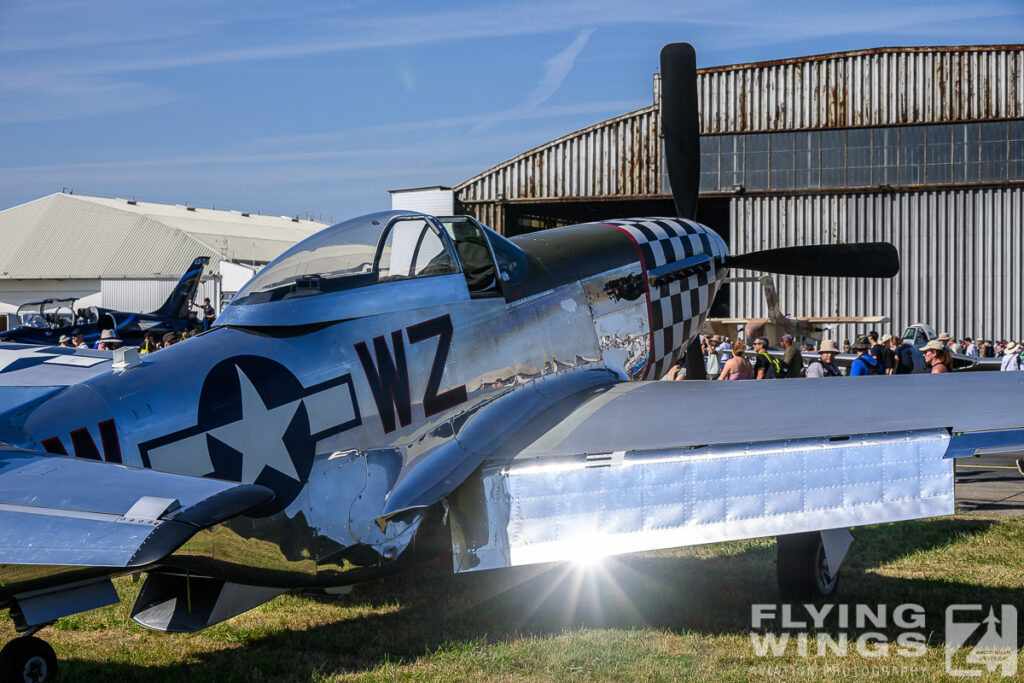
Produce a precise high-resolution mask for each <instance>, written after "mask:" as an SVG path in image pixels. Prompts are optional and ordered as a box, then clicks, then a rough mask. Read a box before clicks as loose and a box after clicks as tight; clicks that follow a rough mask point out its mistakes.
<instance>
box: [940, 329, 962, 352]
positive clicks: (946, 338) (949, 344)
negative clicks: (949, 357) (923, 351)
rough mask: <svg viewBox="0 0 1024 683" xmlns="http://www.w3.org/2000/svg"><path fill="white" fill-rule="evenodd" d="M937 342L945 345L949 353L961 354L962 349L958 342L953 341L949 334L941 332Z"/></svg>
mask: <svg viewBox="0 0 1024 683" xmlns="http://www.w3.org/2000/svg"><path fill="white" fill-rule="evenodd" d="M939 341H940V342H945V343H946V348H947V349H949V352H950V353H963V352H964V349H963V347H962V346H960V342H958V341H957V340H956V339H954V338H953V337H952V336H951V335H950V334H949V332H943V333H942V334H940V335H939Z"/></svg>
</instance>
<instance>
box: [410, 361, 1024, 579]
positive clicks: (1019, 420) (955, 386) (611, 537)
mask: <svg viewBox="0 0 1024 683" xmlns="http://www.w3.org/2000/svg"><path fill="white" fill-rule="evenodd" d="M1017 374H1018V373H970V374H966V375H918V376H891V377H870V378H860V377H851V378H846V377H841V378H830V379H822V380H813V379H807V380H784V381H762V382H756V381H746V382H635V383H625V382H623V383H597V384H594V385H593V386H590V387H587V388H585V389H583V390H580V391H577V392H575V393H572V394H569V395H567V396H565V397H563V398H560V399H558V400H554V401H552V402H550V403H549V404H548V405H546V406H545V408H544V410H543V411H541V412H540V413H539V414H538V415H537V416H536V417H533V418H531V419H529V420H528V421H526V422H525V423H523V424H521V425H519V426H517V428H516V433H515V435H514V436H511V435H510V436H509V438H506V439H504V440H503V442H502V444H501V445H500V446H498V447H497V448H495V449H494V450H493V451H492V452H490V453H488V454H486V456H483V457H482V458H481V459H480V461H481V465H480V467H479V468H478V469H477V470H475V471H474V473H473V475H472V476H470V477H469V478H468V479H466V481H465V482H464V483H463V484H462V485H461V486H460V487H458V489H457V490H455V491H454V492H453V493H452V495H450V496H448V498H447V500H448V502H449V506H450V514H451V519H452V522H453V547H454V551H455V555H456V560H457V563H456V567H457V569H458V570H459V571H467V570H471V569H486V568H492V567H505V566H513V565H520V564H531V563H535V562H548V561H563V560H571V559H574V558H578V557H579V556H580V555H581V554H593V553H594V552H599V553H601V554H615V553H620V552H633V551H641V550H651V549H657V548H668V547H679V546H685V545H694V544H701V543H710V542H718V541H726V540H736V539H743V538H755V537H762V536H773V535H780V534H792V533H799V532H805V531H817V530H824V529H836V528H842V527H849V526H858V525H863V524H872V523H879V522H889V521H896V520H904V519H915V518H921V517H930V516H936V515H945V514H951V513H952V512H953V502H954V501H953V466H952V460H951V458H954V457H959V456H963V455H970V454H972V453H974V452H975V451H976V450H980V449H986V448H1003V449H1005V448H1007V447H1010V446H1015V445H1024V415H1022V414H1021V411H1020V409H1019V401H1020V396H1021V395H1022V391H1024V377H1017V376H1016V375H1017ZM509 398H511V397H509ZM962 406H985V408H984V409H983V410H972V411H965V410H963V408H962ZM552 414H557V416H558V419H557V420H552V419H551V417H550V416H551V415H552ZM456 438H457V439H458V438H459V437H458V436H457V437H456ZM396 492H398V489H397V488H396Z"/></svg>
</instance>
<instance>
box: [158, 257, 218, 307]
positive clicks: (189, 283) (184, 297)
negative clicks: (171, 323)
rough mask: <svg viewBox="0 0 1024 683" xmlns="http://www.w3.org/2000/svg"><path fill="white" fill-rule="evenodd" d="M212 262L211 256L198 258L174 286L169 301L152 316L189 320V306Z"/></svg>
mask: <svg viewBox="0 0 1024 683" xmlns="http://www.w3.org/2000/svg"><path fill="white" fill-rule="evenodd" d="M209 262H210V257H209V256H198V257H196V260H195V261H193V262H192V265H190V266H189V267H188V270H187V271H185V274H184V275H182V276H181V279H180V280H178V284H176V285H174V291H173V292H171V295H170V296H169V297H167V301H165V302H164V303H163V305H162V306H160V308H158V309H156V310H155V311H153V313H152V315H159V316H164V317H167V318H187V317H188V313H189V310H188V309H189V304H191V303H192V299H194V298H195V295H196V290H197V289H198V288H199V278H200V277H201V276H202V274H203V268H204V267H205V266H206V264H207V263H209Z"/></svg>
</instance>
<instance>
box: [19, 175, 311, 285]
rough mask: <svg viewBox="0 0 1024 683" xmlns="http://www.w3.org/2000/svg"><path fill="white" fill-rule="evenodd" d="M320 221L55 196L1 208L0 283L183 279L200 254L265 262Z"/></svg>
mask: <svg viewBox="0 0 1024 683" xmlns="http://www.w3.org/2000/svg"><path fill="white" fill-rule="evenodd" d="M325 227H326V225H325V224H323V223H320V222H317V221H309V220H296V219H293V218H289V217H287V216H280V217H279V216H262V215H258V214H244V213H240V212H236V211H218V210H215V209H202V208H198V207H187V206H182V205H169V204H153V203H150V202H135V201H133V200H125V199H109V198H106V197H88V196H84V195H71V194H63V193H57V194H51V195H48V196H46V197H42V198H40V199H37V200H35V201H31V202H28V203H26V204H21V205H19V206H15V207H12V208H10V209H6V210H4V211H0V244H2V245H3V248H2V249H0V279H36V278H47V279H63V278H68V279H72V278H74V279H78V278H143V277H178V276H180V275H181V274H182V273H183V272H184V269H185V267H186V266H187V265H188V264H189V263H190V262H191V261H192V259H194V258H195V257H197V256H209V257H210V266H209V269H210V271H212V272H216V270H217V266H218V263H219V262H220V261H221V260H222V259H226V260H228V261H236V262H243V263H249V262H253V261H255V262H257V263H266V262H268V261H271V260H273V259H274V258H276V257H277V256H278V255H279V254H280V253H281V252H282V251H284V250H285V249H287V248H288V247H290V246H292V245H293V244H295V243H296V242H298V241H300V240H302V239H304V238H306V237H308V236H309V235H312V234H313V233H315V232H318V231H320V230H322V229H323V228H325Z"/></svg>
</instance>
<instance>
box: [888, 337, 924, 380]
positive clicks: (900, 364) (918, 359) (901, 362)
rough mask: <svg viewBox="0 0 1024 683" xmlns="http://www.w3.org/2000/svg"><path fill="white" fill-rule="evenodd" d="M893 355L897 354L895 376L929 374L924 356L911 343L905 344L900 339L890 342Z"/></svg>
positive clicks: (894, 338)
mask: <svg viewBox="0 0 1024 683" xmlns="http://www.w3.org/2000/svg"><path fill="white" fill-rule="evenodd" d="M890 343H891V344H892V350H893V353H895V354H896V370H895V371H894V372H893V374H894V375H910V374H912V373H915V372H927V370H926V368H925V364H924V356H923V355H921V352H920V351H919V350H918V349H917V348H916V347H914V345H912V344H911V343H910V342H905V341H903V340H902V339H901V338H899V337H895V336H894V337H893V338H892V339H891V340H890Z"/></svg>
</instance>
